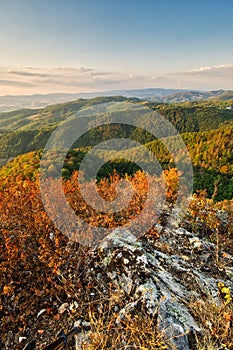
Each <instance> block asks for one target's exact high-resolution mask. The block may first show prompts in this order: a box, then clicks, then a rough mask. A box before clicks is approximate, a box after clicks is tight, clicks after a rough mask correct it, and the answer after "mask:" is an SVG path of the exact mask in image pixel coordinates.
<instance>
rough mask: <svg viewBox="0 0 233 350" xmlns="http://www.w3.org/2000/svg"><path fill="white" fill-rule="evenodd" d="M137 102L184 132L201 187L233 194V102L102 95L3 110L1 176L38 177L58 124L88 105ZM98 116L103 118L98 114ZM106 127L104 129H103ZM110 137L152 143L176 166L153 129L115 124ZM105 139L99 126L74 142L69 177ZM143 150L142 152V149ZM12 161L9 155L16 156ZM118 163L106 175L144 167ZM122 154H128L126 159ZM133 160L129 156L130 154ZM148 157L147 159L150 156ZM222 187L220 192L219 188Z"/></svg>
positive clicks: (104, 171) (68, 162)
mask: <svg viewBox="0 0 233 350" xmlns="http://www.w3.org/2000/svg"><path fill="white" fill-rule="evenodd" d="M111 101H114V102H123V101H126V102H128V103H131V102H134V103H135V102H136V103H138V104H139V105H142V107H144V106H147V107H149V108H151V109H153V110H155V111H157V112H159V113H160V114H162V115H164V116H165V117H166V118H167V119H168V120H169V121H170V122H171V123H172V124H173V125H174V126H175V128H176V129H177V130H178V131H179V133H180V134H181V135H182V137H183V140H184V142H185V143H186V145H187V148H188V150H189V152H190V156H191V158H192V162H193V166H194V175H195V179H194V180H195V183H194V187H195V190H196V189H207V191H208V194H209V196H212V195H213V194H214V193H215V199H218V200H222V199H224V198H226V199H231V198H233V183H232V178H233V159H232V158H233V157H232V153H233V143H232V140H233V100H228V101H217V100H213V101H210V100H208V101H204V102H191V103H190V102H189V103H177V104H173V105H168V104H161V103H150V102H145V101H144V102H142V101H140V100H138V99H126V98H124V97H121V96H118V97H98V98H95V99H91V100H85V99H80V100H77V101H74V102H69V103H63V104H59V105H54V106H50V107H46V108H44V109H38V110H19V111H15V112H8V113H1V114H0V130H1V133H0V160H1V163H2V165H3V164H4V163H6V161H7V160H8V165H7V166H6V167H3V168H2V170H1V171H0V177H1V178H3V177H6V176H7V174H9V173H12V174H17V173H23V174H24V175H25V176H29V177H31V178H32V177H34V175H35V172H36V169H37V168H38V166H39V157H40V154H41V152H39V153H38V152H37V153H34V152H33V153H29V154H27V153H28V152H32V151H39V150H42V149H43V148H44V146H45V144H46V142H47V140H48V138H49V136H50V134H51V132H52V131H53V130H54V129H55V128H56V126H57V125H59V123H60V122H61V121H62V120H65V119H67V118H69V117H70V116H71V115H73V114H74V113H75V112H78V111H80V110H81V109H82V108H85V107H89V106H93V105H95V104H99V103H106V102H111ZM96 117H98V116H96ZM99 131H103V130H99ZM104 135H105V139H106V140H107V139H109V138H112V136H113V135H114V138H117V137H121V138H122V137H123V138H131V139H135V140H137V141H139V142H141V143H143V144H146V145H147V147H148V148H149V149H151V150H152V151H153V152H154V153H155V154H156V156H157V158H158V159H159V161H160V162H161V164H162V166H163V167H164V168H166V167H168V166H171V163H170V155H169V154H168V152H167V150H166V149H165V148H164V147H163V145H162V144H161V143H160V142H158V141H157V140H155V139H154V137H153V136H152V135H151V134H150V133H145V132H143V131H142V130H140V129H135V128H132V127H130V126H126V125H124V126H123V127H119V125H115V126H113V127H112V128H108V129H106V130H104ZM100 141H103V140H102V139H100V140H99V139H98V133H96V130H94V131H93V132H92V131H91V132H89V133H87V134H86V135H84V136H83V137H82V138H80V140H79V141H78V142H77V143H76V144H74V149H75V150H73V151H71V152H70V154H69V155H68V156H67V160H66V162H65V165H64V169H63V175H64V176H65V177H69V176H70V174H71V173H72V172H73V171H74V170H77V169H78V167H79V164H80V162H81V160H82V159H83V157H84V155H85V154H86V152H87V149H88V147H90V146H93V145H95V144H97V143H98V142H100ZM138 152H141V151H140V149H139V150H138ZM20 155H23V156H21V157H19V158H18V157H17V158H16V159H13V160H12V162H10V163H9V159H11V158H14V157H16V156H20ZM111 156H112V159H113V161H112V162H108V164H106V166H105V168H103V169H101V171H100V174H99V175H100V176H105V175H108V174H109V173H111V172H112V171H113V168H117V170H118V171H119V172H120V173H121V174H122V173H125V172H127V173H133V172H134V171H136V170H137V169H138V167H136V166H135V165H133V164H129V163H127V162H125V161H123V160H122V161H120V162H119V161H117V162H116V161H114V159H118V158H119V155H118V154H115V155H114V154H112V155H111ZM121 158H122V157H121ZM125 158H127V154H125ZM145 161H146V160H145ZM216 188H217V190H216Z"/></svg>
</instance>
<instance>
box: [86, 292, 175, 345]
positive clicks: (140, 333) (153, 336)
mask: <svg viewBox="0 0 233 350" xmlns="http://www.w3.org/2000/svg"><path fill="white" fill-rule="evenodd" d="M123 303H124V297H123V295H122V294H121V293H119V292H118V291H116V292H115V293H112V294H111V296H110V298H109V299H106V300H105V303H104V304H103V308H102V310H101V311H100V312H96V310H93V307H91V304H90V307H89V310H88V319H89V321H90V327H91V330H90V333H89V337H88V339H87V341H86V344H85V343H84V344H83V345H82V349H83V350H97V349H98V350H107V349H108V350H109V349H111V350H121V349H122V350H123V349H128V350H130V349H135V350H152V349H153V350H156V349H157V350H166V349H168V347H167V346H166V343H165V339H164V338H163V337H162V335H160V334H159V333H158V332H157V330H156V315H155V316H154V317H153V316H148V314H147V313H146V311H143V310H137V313H135V310H134V312H133V313H132V314H127V315H125V317H124V319H120V318H118V316H119V313H118V312H116V311H115V310H116V305H118V306H119V307H120V308H121V307H123Z"/></svg>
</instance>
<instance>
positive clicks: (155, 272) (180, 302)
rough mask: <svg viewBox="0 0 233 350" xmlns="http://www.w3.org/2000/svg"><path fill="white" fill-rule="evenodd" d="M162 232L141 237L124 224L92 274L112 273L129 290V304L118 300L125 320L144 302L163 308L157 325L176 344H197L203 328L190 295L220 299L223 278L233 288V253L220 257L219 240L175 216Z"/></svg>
mask: <svg viewBox="0 0 233 350" xmlns="http://www.w3.org/2000/svg"><path fill="white" fill-rule="evenodd" d="M155 229H156V231H157V232H158V234H157V235H155V236H151V235H149V234H146V235H144V236H143V237H141V238H140V239H136V238H135V237H134V236H133V234H132V233H131V232H130V231H128V230H126V229H124V228H122V229H120V228H118V229H116V230H114V231H113V232H112V233H111V235H109V236H108V237H107V238H106V239H105V240H104V241H103V243H102V245H101V247H100V248H98V250H96V251H94V250H93V251H92V252H90V254H91V256H92V258H91V262H90V265H89V267H88V269H87V271H86V278H87V279H89V280H90V281H92V280H97V281H99V282H98V283H99V284H100V285H101V283H103V281H104V280H106V278H107V279H108V280H110V281H111V283H112V285H113V289H115V290H116V291H118V293H122V294H123V295H124V305H123V306H122V303H121V305H119V304H117V302H116V304H115V306H114V307H115V309H116V310H117V313H118V317H117V319H116V324H117V323H120V322H121V320H122V319H124V318H125V317H126V316H127V315H128V314H132V313H135V312H137V311H138V310H140V308H142V307H143V309H144V310H146V312H147V313H148V315H154V314H155V313H156V314H157V328H158V330H159V331H160V333H162V334H163V335H164V337H165V339H167V343H168V344H169V347H170V349H178V350H179V349H180V350H181V349H182V350H189V349H191V348H192V347H191V344H192V341H193V339H194V338H195V334H198V333H199V334H200V333H202V329H201V327H200V325H199V324H198V323H197V321H196V320H194V318H193V316H192V314H191V312H190V309H189V307H188V305H189V303H190V300H192V299H195V300H201V299H202V298H212V299H213V300H214V301H215V302H216V303H219V302H220V299H219V291H218V282H219V281H222V282H224V284H225V285H226V286H228V287H230V288H231V289H233V273H232V272H233V257H232V256H230V255H229V254H225V255H224V257H225V264H224V267H221V268H219V267H218V266H217V265H216V263H215V254H216V252H215V246H214V244H212V243H210V242H208V241H207V240H206V239H204V238H201V237H198V236H195V235H194V234H193V233H191V232H189V231H187V230H186V229H184V228H182V227H179V223H178V222H177V220H176V218H175V217H174V216H172V215H171V216H170V217H168V220H167V222H166V225H165V226H161V225H157V227H156V228H155Z"/></svg>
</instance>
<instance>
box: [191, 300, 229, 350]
mask: <svg viewBox="0 0 233 350" xmlns="http://www.w3.org/2000/svg"><path fill="white" fill-rule="evenodd" d="M189 307H190V309H191V311H192V313H193V315H194V317H195V318H196V319H197V321H198V323H199V324H200V326H201V327H202V329H203V334H202V335H201V336H197V337H196V350H219V349H226V350H231V349H233V308H232V306H231V305H225V304H224V303H221V304H220V305H216V304H215V303H214V302H213V301H211V300H209V301H195V302H192V303H191V304H190V305H189Z"/></svg>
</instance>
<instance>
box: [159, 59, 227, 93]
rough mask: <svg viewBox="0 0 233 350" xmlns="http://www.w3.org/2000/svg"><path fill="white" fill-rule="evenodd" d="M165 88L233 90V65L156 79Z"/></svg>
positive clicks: (210, 67)
mask: <svg viewBox="0 0 233 350" xmlns="http://www.w3.org/2000/svg"><path fill="white" fill-rule="evenodd" d="M154 81H155V82H156V83H157V84H159V85H162V86H163V87H182V88H184V89H198V90H216V89H233V64H225V65H224V64H221V65H214V66H204V67H199V68H195V69H193V70H191V71H186V72H178V73H171V74H167V75H165V76H160V77H157V78H154Z"/></svg>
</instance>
